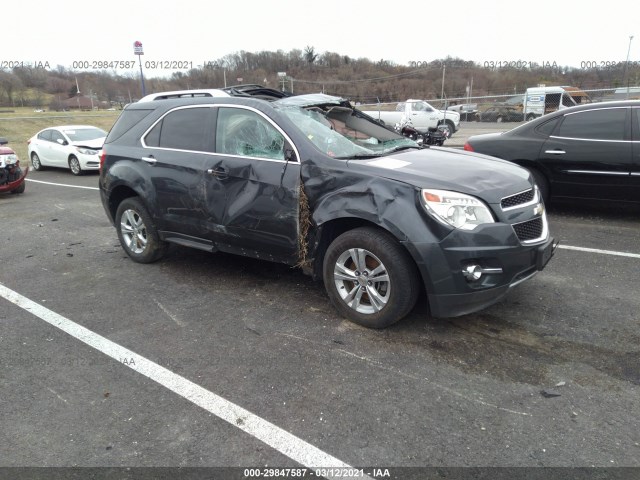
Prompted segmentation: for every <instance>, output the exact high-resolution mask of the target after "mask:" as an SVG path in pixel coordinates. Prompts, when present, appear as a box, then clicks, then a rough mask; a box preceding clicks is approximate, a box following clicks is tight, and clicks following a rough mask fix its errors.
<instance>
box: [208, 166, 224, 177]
mask: <svg viewBox="0 0 640 480" xmlns="http://www.w3.org/2000/svg"><path fill="white" fill-rule="evenodd" d="M207 173H208V174H209V175H212V176H214V177H217V178H227V176H228V175H229V172H228V170H227V169H226V168H223V167H216V168H209V169H208V170H207Z"/></svg>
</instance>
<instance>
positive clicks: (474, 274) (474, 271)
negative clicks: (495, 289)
mask: <svg viewBox="0 0 640 480" xmlns="http://www.w3.org/2000/svg"><path fill="white" fill-rule="evenodd" d="M462 274H463V275H464V278H466V279H467V281H469V282H475V281H477V280H480V277H482V268H480V265H467V268H465V269H464V270H463V271H462Z"/></svg>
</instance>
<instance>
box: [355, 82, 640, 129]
mask: <svg viewBox="0 0 640 480" xmlns="http://www.w3.org/2000/svg"><path fill="white" fill-rule="evenodd" d="M627 99H633V100H640V86H628V87H621V88H599V89H584V90H583V89H580V88H576V87H566V86H565V87H560V86H556V87H547V86H541V87H533V88H528V89H527V90H526V91H525V92H520V93H514V94H511V95H505V94H502V95H484V96H468V97H459V98H449V99H445V100H442V99H437V98H432V99H428V98H427V99H424V100H416V102H418V101H420V102H426V103H427V104H429V106H431V107H433V108H434V109H438V110H446V111H447V112H457V113H459V114H460V121H462V122H495V123H502V122H523V121H527V120H532V119H534V118H537V117H539V116H541V115H544V114H546V113H550V112H554V111H556V110H559V109H561V108H569V107H573V106H576V105H582V104H585V103H591V102H605V101H615V100H627ZM357 105H358V108H359V109H360V110H367V111H381V112H384V111H404V109H405V102H382V103H357Z"/></svg>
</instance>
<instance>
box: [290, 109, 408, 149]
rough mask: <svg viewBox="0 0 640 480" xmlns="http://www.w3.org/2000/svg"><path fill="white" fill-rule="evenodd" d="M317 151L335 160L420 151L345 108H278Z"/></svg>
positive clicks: (403, 139) (397, 135) (401, 138)
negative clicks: (412, 149)
mask: <svg viewBox="0 0 640 480" xmlns="http://www.w3.org/2000/svg"><path fill="white" fill-rule="evenodd" d="M281 111H282V113H283V114H285V115H286V116H287V117H288V118H289V119H290V120H291V121H292V122H293V124H294V125H295V126H296V127H297V128H298V129H299V130H300V131H301V132H302V133H303V134H304V136H306V137H307V138H308V139H309V140H310V141H311V143H313V144H314V145H315V146H316V148H318V150H320V151H321V152H323V153H325V154H327V155H329V156H330V157H335V158H344V159H348V158H359V157H378V156H383V155H386V154H389V153H391V152H394V151H397V150H401V149H405V148H420V146H419V145H418V144H417V143H416V142H414V141H413V140H410V139H408V138H406V137H403V136H402V135H399V134H397V133H394V132H392V131H390V130H388V129H386V128H384V127H382V126H380V125H378V124H376V123H374V122H371V121H369V120H366V119H364V118H360V117H356V116H354V115H353V111H352V110H350V109H346V108H340V107H335V108H333V109H332V108H329V109H327V110H323V109H321V108H310V109H303V108H298V107H286V108H282V110H281Z"/></svg>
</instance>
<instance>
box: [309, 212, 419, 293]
mask: <svg viewBox="0 0 640 480" xmlns="http://www.w3.org/2000/svg"><path fill="white" fill-rule="evenodd" d="M360 227H372V228H376V229H378V230H381V231H383V232H386V233H388V234H389V235H391V236H392V237H393V238H395V239H396V240H397V237H396V236H395V235H394V234H393V233H391V232H390V231H389V230H386V229H384V228H382V227H380V225H376V224H375V223H373V222H370V221H368V220H363V219H361V218H338V219H335V220H330V221H328V222H326V223H323V224H322V229H321V233H320V237H319V238H318V239H317V241H316V243H317V247H316V249H315V252H314V261H313V267H312V268H313V271H312V276H313V278H314V280H319V279H322V264H323V263H324V256H325V253H326V252H327V248H329V245H330V244H331V242H333V241H334V240H335V239H336V238H338V237H339V236H340V235H342V234H343V233H345V232H347V231H349V230H353V229H355V228H360ZM398 243H400V242H398ZM401 245H402V244H401ZM402 248H403V249H405V250H406V247H405V246H404V245H402ZM406 252H407V255H409V258H411V261H413V256H412V255H411V252H409V250H406ZM422 281H423V280H422V276H420V282H421V283H422Z"/></svg>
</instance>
